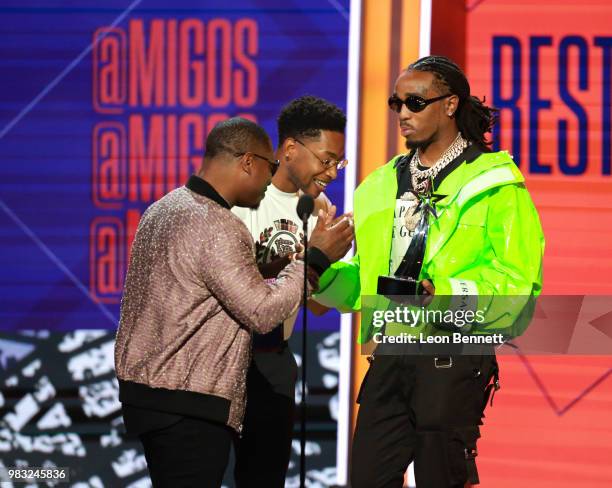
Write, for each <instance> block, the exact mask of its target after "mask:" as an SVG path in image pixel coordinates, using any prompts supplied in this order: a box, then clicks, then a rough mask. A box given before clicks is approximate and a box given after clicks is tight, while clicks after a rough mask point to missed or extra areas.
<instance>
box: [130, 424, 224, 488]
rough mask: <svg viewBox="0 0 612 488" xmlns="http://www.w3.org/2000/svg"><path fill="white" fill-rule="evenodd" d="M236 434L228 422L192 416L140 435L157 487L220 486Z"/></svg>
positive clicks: (151, 474) (214, 487) (201, 487)
mask: <svg viewBox="0 0 612 488" xmlns="http://www.w3.org/2000/svg"><path fill="white" fill-rule="evenodd" d="M233 437H234V433H233V431H232V430H231V429H230V428H229V427H227V426H225V425H222V424H218V423H216V422H209V421H207V420H201V419H195V418H191V417H183V418H182V419H181V420H179V421H178V422H176V423H174V424H172V425H170V426H169V427H165V428H163V429H160V430H155V431H152V432H147V433H145V434H141V435H139V438H140V441H141V442H142V444H143V446H144V451H145V458H146V460H147V466H148V468H149V474H150V476H151V481H152V482H153V486H154V487H155V488H194V487H198V488H219V487H220V486H221V483H222V482H223V474H224V473H225V469H226V468H227V463H228V460H229V452H230V447H231V443H232V438H233Z"/></svg>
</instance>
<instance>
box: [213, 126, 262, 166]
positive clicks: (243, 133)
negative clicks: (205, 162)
mask: <svg viewBox="0 0 612 488" xmlns="http://www.w3.org/2000/svg"><path fill="white" fill-rule="evenodd" d="M258 143H259V144H262V145H265V146H268V147H271V146H272V142H271V141H270V136H268V133H267V132H266V131H265V129H264V128H263V127H261V126H260V125H258V124H256V123H255V122H253V121H251V120H248V119H244V118H242V117H232V118H231V119H227V120H224V121H222V122H219V123H218V124H217V125H215V126H214V127H213V129H212V130H211V131H210V134H208V137H207V138H206V150H205V153H204V157H205V158H207V159H210V158H214V157H215V156H217V155H219V154H220V153H222V152H226V153H230V154H232V153H245V152H248V151H250V150H251V148H252V146H253V144H258Z"/></svg>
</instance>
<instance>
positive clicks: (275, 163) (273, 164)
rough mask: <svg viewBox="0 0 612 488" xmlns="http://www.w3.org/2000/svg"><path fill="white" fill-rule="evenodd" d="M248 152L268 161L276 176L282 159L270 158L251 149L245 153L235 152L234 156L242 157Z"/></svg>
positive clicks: (271, 171)
mask: <svg viewBox="0 0 612 488" xmlns="http://www.w3.org/2000/svg"><path fill="white" fill-rule="evenodd" d="M247 153H248V154H252V155H253V156H255V157H256V158H259V159H263V160H264V161H266V162H267V163H268V164H269V165H270V173H272V176H274V174H275V173H276V170H277V169H278V166H279V165H280V161H279V160H278V159H268V158H266V157H265V156H261V155H260V154H257V153H254V152H251V151H247V152H243V153H234V156H236V157H237V158H240V157H242V156H244V155H245V154H247Z"/></svg>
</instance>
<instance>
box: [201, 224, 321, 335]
mask: <svg viewBox="0 0 612 488" xmlns="http://www.w3.org/2000/svg"><path fill="white" fill-rule="evenodd" d="M210 223H212V222H210ZM218 224H219V225H217V226H215V227H216V228H217V231H216V232H214V233H213V235H212V237H211V238H210V241H209V243H208V245H207V246H206V247H205V248H204V249H202V255H201V260H200V266H201V276H202V279H203V280H204V283H205V285H206V287H207V288H208V289H209V290H210V292H211V293H212V294H213V295H214V296H215V297H216V298H217V300H218V301H219V302H220V303H221V305H222V306H223V307H224V308H226V309H227V310H228V312H229V313H230V314H231V315H233V316H234V317H235V318H236V319H237V320H238V321H239V322H240V323H241V324H243V325H244V326H246V327H248V328H250V329H253V330H254V331H256V332H259V333H266V332H269V331H271V330H272V329H274V328H275V327H276V326H277V325H278V324H279V323H281V322H283V321H284V320H285V319H286V318H287V317H289V316H290V315H291V314H292V313H293V312H295V310H296V309H297V307H298V306H299V304H300V300H301V297H302V292H303V279H304V278H303V273H304V264H303V263H302V262H293V263H291V264H289V265H288V266H287V267H286V268H285V269H284V270H283V271H282V272H281V274H280V275H279V277H278V279H277V280H275V281H274V282H272V283H266V282H265V281H264V279H263V277H262V275H261V273H260V272H259V270H258V268H257V264H256V262H255V256H254V249H253V240H252V237H251V236H250V234H249V233H248V231H247V229H246V227H244V224H243V223H242V222H240V220H239V219H238V218H237V217H235V216H234V215H232V214H230V213H229V212H227V216H226V218H225V219H224V220H223V221H220V222H218ZM311 282H312V280H309V291H310V290H311V285H310V283H311Z"/></svg>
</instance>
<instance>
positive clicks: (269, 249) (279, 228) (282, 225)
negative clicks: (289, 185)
mask: <svg viewBox="0 0 612 488" xmlns="http://www.w3.org/2000/svg"><path fill="white" fill-rule="evenodd" d="M299 197H300V196H299V194H298V193H297V192H296V193H285V192H283V191H280V190H279V189H278V188H276V187H275V186H274V184H270V186H269V187H268V190H267V191H266V196H265V198H264V199H263V200H262V202H261V204H260V205H259V208H258V209H257V210H251V209H250V208H244V207H232V212H234V214H236V215H237V216H238V217H240V219H241V220H242V221H243V222H244V223H245V225H246V226H247V228H248V229H249V232H250V233H251V235H252V236H253V240H254V241H255V254H256V259H257V262H258V263H259V264H267V263H270V262H272V261H275V260H276V259H279V258H282V257H284V256H286V255H287V254H291V253H294V252H295V251H296V248H297V244H298V242H299V243H300V244H301V243H303V240H304V233H303V231H302V221H301V220H300V219H299V217H298V215H297V212H296V207H297V203H298V200H299ZM316 223H317V217H316V216H311V217H310V218H309V219H308V235H309V236H310V234H311V233H312V230H313V229H314V226H315V225H316ZM296 317H297V312H295V314H293V315H292V316H291V317H289V318H288V319H287V320H285V324H284V333H283V335H284V339H285V340H287V339H288V338H289V336H290V335H291V332H292V331H293V325H294V323H295V319H296Z"/></svg>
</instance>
